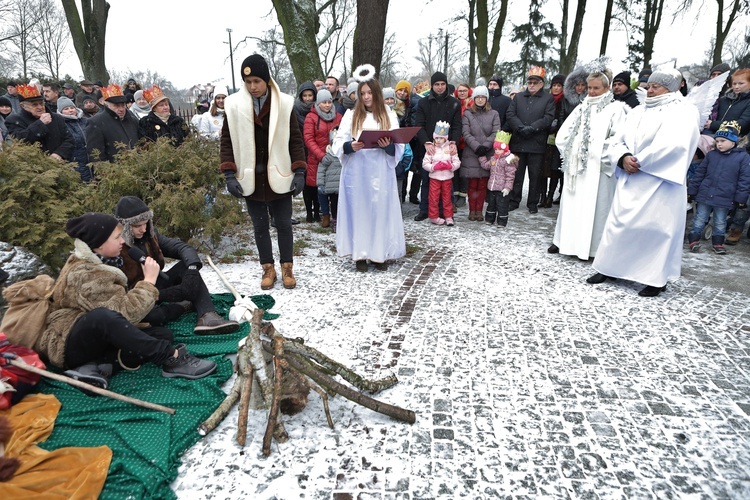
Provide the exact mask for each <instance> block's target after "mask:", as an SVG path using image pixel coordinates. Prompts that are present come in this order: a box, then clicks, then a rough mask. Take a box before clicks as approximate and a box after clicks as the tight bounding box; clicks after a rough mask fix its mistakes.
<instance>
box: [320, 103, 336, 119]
mask: <svg viewBox="0 0 750 500" xmlns="http://www.w3.org/2000/svg"><path fill="white" fill-rule="evenodd" d="M315 111H317V113H318V116H319V117H320V118H321V119H322V120H323V121H326V122H330V121H333V119H334V118H336V108H335V107H333V106H331V109H330V110H329V111H328V113H326V112H325V111H323V110H322V109H320V106H319V105H318V104H316V105H315Z"/></svg>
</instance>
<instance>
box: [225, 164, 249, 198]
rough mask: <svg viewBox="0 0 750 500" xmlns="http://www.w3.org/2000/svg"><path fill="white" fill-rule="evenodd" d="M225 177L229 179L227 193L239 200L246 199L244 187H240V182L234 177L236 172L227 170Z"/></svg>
mask: <svg viewBox="0 0 750 500" xmlns="http://www.w3.org/2000/svg"><path fill="white" fill-rule="evenodd" d="M224 177H225V178H226V179H227V191H229V194H231V195H232V196H236V197H237V198H244V197H245V195H244V194H243V192H242V186H240V181H238V180H237V178H236V177H235V176H234V172H232V171H231V170H225V171H224Z"/></svg>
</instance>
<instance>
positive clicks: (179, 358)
mask: <svg viewBox="0 0 750 500" xmlns="http://www.w3.org/2000/svg"><path fill="white" fill-rule="evenodd" d="M65 230H66V232H67V233H68V236H70V237H71V238H75V242H74V251H73V254H72V255H71V256H70V257H69V258H68V261H67V262H66V263H65V265H64V266H63V268H62V270H61V271H60V276H59V277H58V278H57V285H56V286H55V289H54V292H53V294H52V297H51V304H50V307H49V312H48V315H47V324H46V328H45V330H44V332H42V335H41V336H40V338H39V340H38V341H37V342H36V344H35V345H34V350H35V351H37V352H38V353H39V354H40V355H41V356H42V357H43V358H45V359H46V360H47V361H49V363H50V364H52V365H54V366H56V367H57V368H60V369H64V370H67V371H66V372H65V374H66V375H68V376H69V377H73V378H75V379H77V380H82V381H84V382H87V383H89V384H92V385H95V386H97V387H101V388H103V389H106V388H107V387H108V386H109V379H110V377H111V376H112V374H113V373H114V372H116V371H118V370H119V369H120V368H121V367H123V368H125V367H127V368H134V367H137V366H139V365H141V364H142V363H144V362H151V363H153V364H155V365H157V366H160V367H161V369H162V375H163V376H164V377H180V378H187V379H198V378H203V377H205V376H208V375H210V374H211V373H213V372H214V371H216V364H215V363H214V362H212V361H206V360H201V359H198V358H195V357H193V356H192V355H190V354H189V353H188V352H187V350H186V348H185V345H184V344H178V345H173V339H174V337H173V335H172V332H171V331H170V330H168V329H167V328H163V327H159V326H143V325H142V324H141V323H142V321H143V319H144V318H145V317H146V315H147V314H148V313H149V312H150V311H151V309H153V307H154V304H155V303H156V300H157V299H158V297H159V290H158V289H157V288H156V286H155V284H156V280H157V278H158V277H159V269H160V268H159V264H158V263H157V262H156V261H155V260H154V259H152V258H150V257H147V258H146V259H145V261H144V262H143V264H141V267H142V272H143V280H141V281H139V282H138V283H136V285H135V286H134V287H133V288H131V289H128V279H127V277H126V276H125V273H124V272H123V271H122V258H121V257H120V251H121V249H122V246H123V244H124V243H125V241H124V240H123V238H122V226H121V225H120V223H119V222H117V219H115V218H114V217H112V216H111V215H107V214H102V213H91V212H90V213H85V214H83V215H81V216H79V217H74V218H72V219H69V220H68V222H67V224H66V226H65Z"/></svg>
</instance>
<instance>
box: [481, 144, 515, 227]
mask: <svg viewBox="0 0 750 500" xmlns="http://www.w3.org/2000/svg"><path fill="white" fill-rule="evenodd" d="M509 142H510V134H508V133H507V132H498V134H497V137H496V138H495V143H494V144H493V147H494V148H495V155H494V156H492V157H491V158H487V157H486V156H480V157H479V165H480V166H481V167H482V168H483V169H485V170H489V171H490V179H489V181H487V212H486V213H485V214H484V221H485V222H486V223H487V224H490V225H492V224H494V223H495V219H497V225H498V226H500V227H505V226H506V225H507V224H508V208H510V196H509V193H510V192H511V190H512V189H513V180H514V179H515V177H516V166H517V165H518V157H517V156H515V155H513V154H511V152H510V148H509V147H508V143H509Z"/></svg>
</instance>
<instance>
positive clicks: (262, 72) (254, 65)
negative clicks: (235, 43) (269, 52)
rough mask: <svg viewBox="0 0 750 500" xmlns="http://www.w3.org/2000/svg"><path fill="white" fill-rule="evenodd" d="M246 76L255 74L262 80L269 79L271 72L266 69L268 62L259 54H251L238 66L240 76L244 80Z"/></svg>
mask: <svg viewBox="0 0 750 500" xmlns="http://www.w3.org/2000/svg"><path fill="white" fill-rule="evenodd" d="M248 76H257V77H258V78H260V79H261V80H263V81H264V82H266V83H268V82H269V80H271V73H270V72H269V71H268V63H266V60H265V59H263V56H261V55H259V54H253V55H251V56H248V57H246V58H245V60H244V61H242V68H240V77H241V78H242V79H243V80H244V79H245V78H246V77H248Z"/></svg>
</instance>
